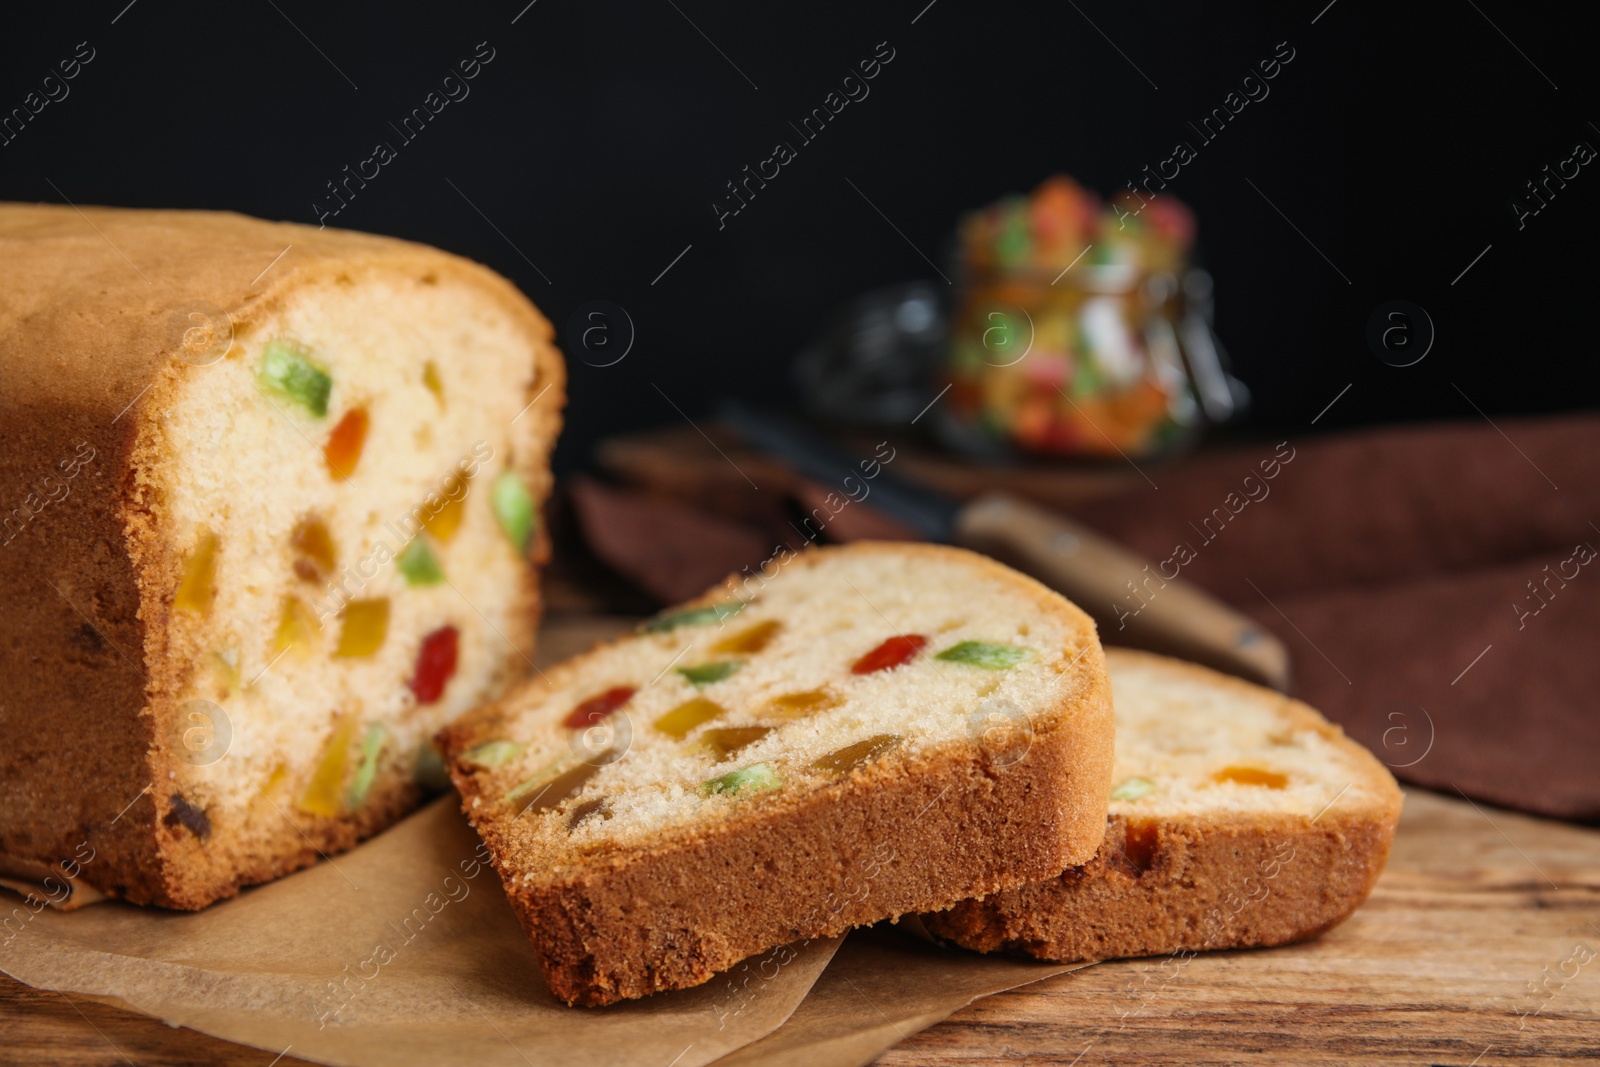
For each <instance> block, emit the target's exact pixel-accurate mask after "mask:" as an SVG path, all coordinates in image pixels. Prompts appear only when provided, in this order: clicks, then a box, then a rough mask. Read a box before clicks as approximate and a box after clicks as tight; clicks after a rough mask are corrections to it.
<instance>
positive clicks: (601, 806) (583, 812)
mask: <svg viewBox="0 0 1600 1067" xmlns="http://www.w3.org/2000/svg"><path fill="white" fill-rule="evenodd" d="M595 815H599V816H600V818H602V819H609V818H611V812H609V811H607V810H606V798H605V797H594V798H593V799H590V800H585V801H584V802H583V803H582V804H579V805H578V806H577V807H575V808H573V809H572V814H571V815H568V816H567V829H568V830H576V829H577V828H578V824H579V823H581V822H583V821H584V820H585V819H588V818H592V817H593V816H595Z"/></svg>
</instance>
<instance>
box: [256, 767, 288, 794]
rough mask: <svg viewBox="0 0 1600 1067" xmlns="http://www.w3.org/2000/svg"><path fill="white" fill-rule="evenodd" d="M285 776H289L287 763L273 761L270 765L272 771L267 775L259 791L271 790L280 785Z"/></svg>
mask: <svg viewBox="0 0 1600 1067" xmlns="http://www.w3.org/2000/svg"><path fill="white" fill-rule="evenodd" d="M287 777H289V765H288V764H286V763H283V762H278V763H274V764H273V765H272V773H271V774H268V775H267V782H266V784H265V785H263V786H262V787H261V791H262V792H263V793H270V792H272V791H273V790H274V789H276V788H278V786H280V785H282V784H283V780H284V779H285V778H287Z"/></svg>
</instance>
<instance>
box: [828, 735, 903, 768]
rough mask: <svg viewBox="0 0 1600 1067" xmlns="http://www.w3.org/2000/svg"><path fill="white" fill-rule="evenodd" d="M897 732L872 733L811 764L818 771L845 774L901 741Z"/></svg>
mask: <svg viewBox="0 0 1600 1067" xmlns="http://www.w3.org/2000/svg"><path fill="white" fill-rule="evenodd" d="M901 740H902V739H901V737H900V735H899V734H873V735H872V736H871V737H868V738H864V739H862V740H860V741H857V742H856V743H855V744H853V745H846V746H844V747H843V748H841V749H839V750H837V751H835V752H830V753H828V754H827V755H826V756H823V757H822V758H821V759H818V760H817V761H815V762H814V763H812V764H811V766H812V767H814V768H815V769H817V770H819V771H833V772H834V773H836V774H845V773H847V772H849V771H853V770H855V769H856V768H857V767H859V766H861V765H862V764H863V763H869V762H871V761H872V760H875V759H877V758H878V757H879V756H881V755H883V754H884V753H885V752H887V751H889V750H890V749H891V748H893V747H894V746H896V745H898V744H899V743H900V741H901Z"/></svg>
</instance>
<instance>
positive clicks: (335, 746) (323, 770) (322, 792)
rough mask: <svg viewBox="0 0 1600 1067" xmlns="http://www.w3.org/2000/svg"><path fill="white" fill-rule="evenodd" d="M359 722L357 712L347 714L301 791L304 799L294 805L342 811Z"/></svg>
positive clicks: (315, 810)
mask: <svg viewBox="0 0 1600 1067" xmlns="http://www.w3.org/2000/svg"><path fill="white" fill-rule="evenodd" d="M356 725H357V723H356V717H355V716H354V715H346V716H344V717H343V718H341V719H340V720H339V723H338V725H337V726H335V727H334V728H333V735H332V736H331V737H329V738H328V742H327V744H325V745H324V746H323V748H322V758H321V759H319V760H318V761H317V769H316V770H314V771H312V772H311V781H310V782H308V783H306V788H305V792H303V793H301V794H300V799H299V800H296V801H295V805H294V806H295V807H297V808H299V809H300V810H301V811H303V812H305V813H306V814H307V815H322V816H332V815H337V814H339V811H340V809H341V806H342V805H341V799H342V798H343V796H344V776H345V772H346V771H347V770H348V769H349V766H350V746H351V745H352V744H354V743H355V739H356Z"/></svg>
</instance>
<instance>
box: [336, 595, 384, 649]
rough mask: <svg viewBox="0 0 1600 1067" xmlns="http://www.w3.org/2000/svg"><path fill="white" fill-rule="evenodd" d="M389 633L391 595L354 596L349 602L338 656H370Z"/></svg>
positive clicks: (341, 632)
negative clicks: (368, 598) (365, 597)
mask: <svg viewBox="0 0 1600 1067" xmlns="http://www.w3.org/2000/svg"><path fill="white" fill-rule="evenodd" d="M388 636H389V598H388V597H379V598H378V599H376V600H352V601H350V603H348V604H346V605H345V609H344V628H343V629H341V630H340V631H339V647H338V648H337V649H335V650H334V653H333V654H334V655H335V656H370V655H372V654H373V653H374V652H376V651H378V649H380V648H382V647H383V642H384V638H386V637H388Z"/></svg>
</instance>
